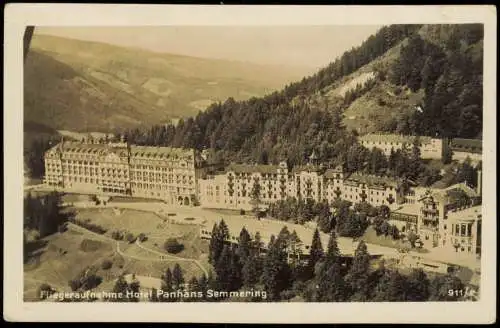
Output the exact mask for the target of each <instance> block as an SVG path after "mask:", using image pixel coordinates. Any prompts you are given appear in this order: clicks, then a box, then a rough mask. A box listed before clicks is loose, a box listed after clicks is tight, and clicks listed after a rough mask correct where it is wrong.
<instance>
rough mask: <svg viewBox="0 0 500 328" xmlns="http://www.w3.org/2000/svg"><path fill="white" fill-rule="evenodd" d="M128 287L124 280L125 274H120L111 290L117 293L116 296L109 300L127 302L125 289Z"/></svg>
mask: <svg viewBox="0 0 500 328" xmlns="http://www.w3.org/2000/svg"><path fill="white" fill-rule="evenodd" d="M128 289H129V286H128V283H127V281H126V280H125V276H124V275H123V274H122V275H120V276H119V277H118V279H117V280H116V282H115V285H114V286H113V290H112V292H113V293H114V294H115V295H117V297H116V298H115V297H112V298H110V299H109V300H110V301H111V302H128V299H127V296H126V295H127V290H128Z"/></svg>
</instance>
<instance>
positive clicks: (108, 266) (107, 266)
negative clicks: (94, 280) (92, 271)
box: [101, 259, 113, 270]
mask: <svg viewBox="0 0 500 328" xmlns="http://www.w3.org/2000/svg"><path fill="white" fill-rule="evenodd" d="M112 266H113V262H112V261H111V260H107V259H106V260H103V261H102V263H101V268H102V269H103V270H109V269H111V267H112Z"/></svg>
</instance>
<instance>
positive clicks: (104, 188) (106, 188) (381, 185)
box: [44, 142, 481, 254]
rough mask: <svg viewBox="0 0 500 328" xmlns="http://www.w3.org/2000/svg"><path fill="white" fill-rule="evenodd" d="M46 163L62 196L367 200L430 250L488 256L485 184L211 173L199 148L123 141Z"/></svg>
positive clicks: (222, 203) (305, 170)
mask: <svg viewBox="0 0 500 328" xmlns="http://www.w3.org/2000/svg"><path fill="white" fill-rule="evenodd" d="M44 159H45V177H44V183H45V184H46V185H48V186H49V187H52V188H54V189H56V190H62V191H68V192H75V193H85V194H95V195H108V196H131V197H140V198H152V199H158V200H161V201H163V202H165V203H167V204H175V205H187V206H190V205H200V206H201V207H205V208H217V209H232V210H245V211H248V210H252V209H253V208H254V207H255V206H261V207H264V208H265V207H267V206H268V205H269V204H272V203H274V202H276V201H279V200H286V199H287V198H289V197H293V198H296V199H303V200H307V199H311V200H313V201H315V202H327V203H329V204H332V203H333V202H334V201H335V200H336V199H342V200H347V201H349V202H351V203H353V204H354V203H359V202H362V201H366V202H367V203H369V204H371V205H372V206H381V205H387V206H388V207H389V209H390V211H391V214H390V223H391V224H394V225H396V226H397V227H398V228H399V230H400V231H401V232H403V233H405V232H407V231H414V232H415V233H417V234H418V235H419V236H420V238H421V241H422V242H423V244H424V245H425V247H427V248H433V247H440V248H446V249H449V250H450V251H454V252H463V253H468V254H478V252H479V251H480V247H479V246H478V245H480V229H481V215H480V206H478V204H480V189H481V186H480V185H481V183H480V182H481V181H479V186H478V190H477V191H475V190H473V189H472V188H470V187H468V186H467V185H466V184H465V183H461V184H456V185H453V186H451V187H448V188H445V189H436V188H421V187H413V188H410V189H409V190H408V191H406V193H405V194H402V193H401V191H400V188H399V183H400V181H398V180H395V179H391V178H387V177H379V176H372V175H365V174H358V173H353V174H346V173H345V172H344V170H343V168H342V166H337V167H335V168H324V167H322V166H319V165H315V164H313V163H310V164H308V165H303V166H297V167H294V168H292V169H291V170H290V169H289V168H288V166H287V164H286V163H285V162H282V163H280V164H279V165H247V164H231V165H229V166H227V167H225V168H224V170H223V171H221V172H219V173H216V174H208V173H206V171H205V170H204V168H203V167H202V165H201V163H202V158H201V156H199V155H198V154H197V153H196V151H195V150H193V149H181V148H170V147H146V146H135V145H129V144H127V143H123V142H121V143H110V144H98V143H84V142H60V143H59V144H57V145H56V146H54V147H52V148H51V149H49V150H48V151H47V152H46V153H45V158H44ZM480 179H481V175H479V180H480ZM457 192H458V193H462V194H464V193H465V194H466V195H467V199H469V200H470V201H469V202H468V203H467V204H464V203H463V202H462V203H461V202H457V201H456V197H455V198H454V197H453V194H454V193H455V194H457ZM470 208H473V210H470ZM471 211H472V212H471ZM478 211H479V212H478Z"/></svg>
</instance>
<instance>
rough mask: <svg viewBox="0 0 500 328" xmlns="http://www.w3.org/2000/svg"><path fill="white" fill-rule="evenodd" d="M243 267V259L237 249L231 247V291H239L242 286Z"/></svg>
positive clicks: (229, 282)
mask: <svg viewBox="0 0 500 328" xmlns="http://www.w3.org/2000/svg"><path fill="white" fill-rule="evenodd" d="M241 271H242V265H241V259H240V257H239V256H238V254H237V251H236V247H234V246H233V247H231V262H230V271H229V277H228V278H229V281H228V284H229V289H230V290H231V291H233V290H238V289H240V288H241V286H242V284H243V283H242V272H241Z"/></svg>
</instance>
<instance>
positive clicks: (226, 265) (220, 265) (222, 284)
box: [215, 245, 232, 291]
mask: <svg viewBox="0 0 500 328" xmlns="http://www.w3.org/2000/svg"><path fill="white" fill-rule="evenodd" d="M231 261H232V254H231V246H229V245H224V249H223V250H222V254H221V256H220V257H219V260H218V261H217V264H216V265H215V273H216V274H217V278H216V281H217V286H218V287H219V289H220V290H222V291H230V290H231V285H230V284H231V281H230V279H231V278H230V276H231V269H232V268H231Z"/></svg>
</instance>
